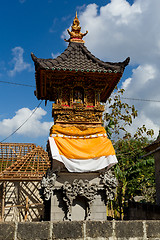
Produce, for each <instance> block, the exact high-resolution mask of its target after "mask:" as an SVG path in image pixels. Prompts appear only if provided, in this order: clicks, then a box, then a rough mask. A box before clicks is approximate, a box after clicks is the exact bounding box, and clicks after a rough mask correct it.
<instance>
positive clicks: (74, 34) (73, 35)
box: [65, 12, 88, 43]
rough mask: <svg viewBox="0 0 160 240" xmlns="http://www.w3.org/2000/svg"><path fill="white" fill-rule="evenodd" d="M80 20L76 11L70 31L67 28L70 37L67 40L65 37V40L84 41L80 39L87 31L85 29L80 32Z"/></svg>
mask: <svg viewBox="0 0 160 240" xmlns="http://www.w3.org/2000/svg"><path fill="white" fill-rule="evenodd" d="M79 24H80V21H79V19H78V17H77V12H76V16H75V18H74V20H73V25H72V31H71V32H70V31H69V29H67V31H68V33H69V35H70V38H69V39H68V40H66V39H65V41H66V42H78V43H84V42H85V41H84V40H82V38H83V37H84V36H85V35H86V34H87V33H88V31H86V32H85V33H81V27H80V26H79Z"/></svg>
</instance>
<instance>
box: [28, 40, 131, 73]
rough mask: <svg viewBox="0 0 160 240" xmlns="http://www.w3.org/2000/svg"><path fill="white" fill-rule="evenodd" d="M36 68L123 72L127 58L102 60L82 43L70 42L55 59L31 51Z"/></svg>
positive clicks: (127, 61)
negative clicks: (43, 57)
mask: <svg viewBox="0 0 160 240" xmlns="http://www.w3.org/2000/svg"><path fill="white" fill-rule="evenodd" d="M31 56H32V59H33V61H34V62H35V66H36V70H39V69H46V70H58V71H59V70H63V71H66V70H69V71H76V72H78V71H80V72H87V73H88V72H98V73H107V72H108V73H112V72H113V73H123V71H124V68H125V67H126V66H127V65H128V63H129V60H130V59H129V58H127V59H126V60H125V61H123V62H118V63H111V62H103V61H101V60H100V59H98V58H96V57H95V56H94V55H93V54H92V53H91V52H90V51H89V50H88V49H87V48H86V47H85V45H84V44H83V43H76V42H70V43H69V45H68V47H67V49H66V50H65V51H64V52H63V53H62V54H61V55H60V56H58V57H57V58H55V59H42V58H37V57H36V56H35V55H34V54H33V53H31Z"/></svg>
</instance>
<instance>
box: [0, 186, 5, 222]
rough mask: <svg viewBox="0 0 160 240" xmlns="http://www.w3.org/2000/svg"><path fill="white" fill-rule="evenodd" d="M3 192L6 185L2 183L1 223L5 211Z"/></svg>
mask: <svg viewBox="0 0 160 240" xmlns="http://www.w3.org/2000/svg"><path fill="white" fill-rule="evenodd" d="M5 190H6V183H5V182H3V183H2V208H1V209H2V212H1V219H2V222H3V221H4V209H5Z"/></svg>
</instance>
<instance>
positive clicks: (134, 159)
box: [104, 89, 155, 219]
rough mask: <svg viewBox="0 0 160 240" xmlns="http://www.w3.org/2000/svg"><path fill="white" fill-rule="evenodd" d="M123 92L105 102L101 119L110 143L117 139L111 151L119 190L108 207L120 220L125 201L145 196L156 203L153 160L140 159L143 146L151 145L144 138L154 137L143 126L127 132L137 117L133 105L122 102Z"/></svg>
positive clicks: (150, 157) (119, 91)
mask: <svg viewBox="0 0 160 240" xmlns="http://www.w3.org/2000/svg"><path fill="white" fill-rule="evenodd" d="M123 93H124V90H123V89H120V90H118V91H117V93H116V94H114V97H113V98H109V99H108V104H109V110H110V111H109V113H107V114H106V115H105V119H104V121H105V123H107V124H106V127H105V128H106V131H107V134H108V136H109V138H112V140H113V137H114V138H115V140H116V141H115V142H114V148H115V151H116V156H117V159H118V164H117V165H116V166H115V167H114V171H115V175H116V177H117V179H118V188H117V193H116V196H115V199H114V201H112V203H110V206H112V208H113V209H112V210H114V217H115V218H120V219H123V216H124V207H125V206H126V204H127V202H128V200H131V199H134V197H135V196H144V201H149V202H154V201H155V173H154V158H153V156H149V157H147V158H141V156H143V155H144V154H145V151H144V147H146V146H147V145H148V144H149V143H150V141H149V140H148V139H147V138H146V137H153V135H154V131H153V130H152V129H149V130H148V129H147V128H146V127H145V125H142V127H138V129H137V131H135V133H134V134H133V136H131V133H130V132H128V130H127V129H129V128H128V126H131V124H132V122H133V119H135V118H136V117H137V116H138V112H137V110H136V109H135V107H134V105H132V106H129V104H128V103H124V102H122V101H121V96H122V95H123ZM142 198H143V197H142Z"/></svg>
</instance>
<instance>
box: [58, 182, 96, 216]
mask: <svg viewBox="0 0 160 240" xmlns="http://www.w3.org/2000/svg"><path fill="white" fill-rule="evenodd" d="M62 189H63V194H64V198H63V200H64V201H65V202H66V204H67V208H68V210H67V220H71V212H72V205H73V200H74V199H75V198H76V197H77V196H82V197H85V198H86V200H87V203H88V207H87V212H86V220H87V219H88V220H89V218H90V214H91V211H90V209H91V203H92V202H93V200H94V198H95V195H96V194H97V190H98V185H97V184H90V183H89V181H88V180H84V181H83V180H82V179H80V180H78V179H75V180H74V181H73V183H72V184H70V183H69V182H67V181H66V182H65V183H64V184H63V186H62Z"/></svg>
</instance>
